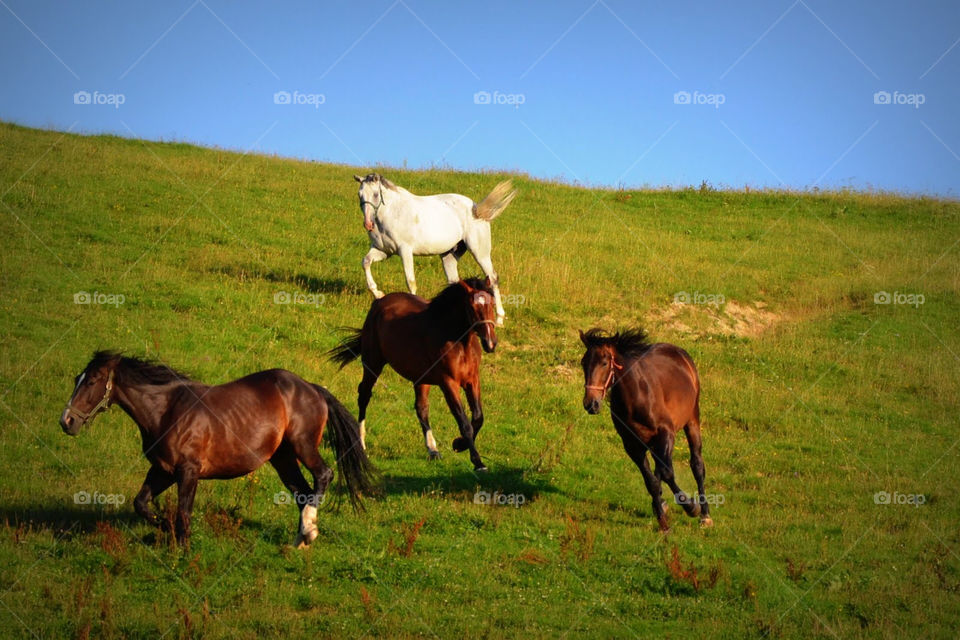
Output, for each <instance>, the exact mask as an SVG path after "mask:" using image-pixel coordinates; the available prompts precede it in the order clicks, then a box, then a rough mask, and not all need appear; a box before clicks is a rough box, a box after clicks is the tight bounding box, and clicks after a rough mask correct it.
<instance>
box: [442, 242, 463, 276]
mask: <svg viewBox="0 0 960 640" xmlns="http://www.w3.org/2000/svg"><path fill="white" fill-rule="evenodd" d="M466 251H467V245H466V243H465V242H464V241H463V240H461V241H460V242H458V243H457V246H455V247H454V248H453V249H450V251H447V252H446V253H444V254H443V255H442V256H440V261H441V262H443V272H444V273H445V274H446V275H447V284H453V283H454V282H459V281H460V272H459V271H458V270H457V263H458V262H459V261H460V258H462V257H463V254H464V253H466Z"/></svg>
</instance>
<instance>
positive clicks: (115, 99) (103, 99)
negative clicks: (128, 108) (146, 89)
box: [73, 91, 127, 109]
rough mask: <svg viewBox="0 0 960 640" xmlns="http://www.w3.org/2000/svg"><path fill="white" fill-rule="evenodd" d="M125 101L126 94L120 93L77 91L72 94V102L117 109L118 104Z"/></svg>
mask: <svg viewBox="0 0 960 640" xmlns="http://www.w3.org/2000/svg"><path fill="white" fill-rule="evenodd" d="M126 101H127V96H125V95H124V94H122V93H101V92H99V91H94V92H92V93H91V92H90V91H77V92H76V93H74V94H73V104H80V105H97V106H101V105H104V106H111V107H113V108H114V109H119V108H120V105H122V104H123V103H125V102H126Z"/></svg>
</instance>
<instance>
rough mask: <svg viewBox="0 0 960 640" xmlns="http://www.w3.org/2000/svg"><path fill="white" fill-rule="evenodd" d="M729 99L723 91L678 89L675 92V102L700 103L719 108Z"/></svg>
mask: <svg viewBox="0 0 960 640" xmlns="http://www.w3.org/2000/svg"><path fill="white" fill-rule="evenodd" d="M726 101H727V96H725V95H724V94H722V93H701V92H700V91H694V92H693V93H690V92H689V91H677V92H676V93H675V94H673V104H698V105H707V106H711V107H713V108H714V109H719V108H720V105H722V104H723V103H725V102H726Z"/></svg>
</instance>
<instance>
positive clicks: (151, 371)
mask: <svg viewBox="0 0 960 640" xmlns="http://www.w3.org/2000/svg"><path fill="white" fill-rule="evenodd" d="M114 361H117V365H116V368H115V369H114V377H115V378H116V379H117V382H123V383H125V384H134V385H140V384H146V385H159V384H168V383H171V382H190V381H191V379H190V376H188V375H186V374H184V373H181V372H180V371H177V370H176V369H172V368H170V367H168V366H167V365H165V364H160V363H158V362H154V361H152V360H145V359H142V358H136V357H132V356H125V355H123V353H121V352H119V351H97V352H96V353H94V354H93V358H92V359H91V360H90V363H89V364H87V368H86V369H84V371H87V372H90V371H96V370H97V369H99V368H100V367H103V366H104V365H106V364H109V363H111V362H114Z"/></svg>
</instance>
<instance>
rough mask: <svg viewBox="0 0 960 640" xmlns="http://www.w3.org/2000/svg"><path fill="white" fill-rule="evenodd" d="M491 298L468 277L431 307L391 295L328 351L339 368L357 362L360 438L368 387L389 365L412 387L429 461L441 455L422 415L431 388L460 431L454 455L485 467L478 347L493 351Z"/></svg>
mask: <svg viewBox="0 0 960 640" xmlns="http://www.w3.org/2000/svg"><path fill="white" fill-rule="evenodd" d="M492 298H493V291H492V289H491V286H490V283H489V281H487V282H484V281H482V280H479V279H477V278H470V279H468V280H461V281H459V282H456V283H454V284H451V285H448V286H447V287H446V288H445V289H444V290H443V291H442V292H441V293H440V294H439V295H437V297H435V298H434V299H433V300H430V301H429V302H428V301H427V300H424V299H423V298H420V297H418V296H415V295H411V294H409V293H391V294H389V295H387V296H384V297H382V298H379V299H377V300H374V301H373V304H372V305H371V306H370V311H369V312H367V318H366V320H365V321H364V323H363V328H362V329H356V330H354V331H353V335H351V336H350V337H348V338H347V339H346V340H344V341H343V342H342V343H341V344H340V345H339V346H338V347H335V348H334V349H332V350H331V351H330V352H329V353H328V355H329V356H330V358H331V359H332V360H333V361H335V362H337V363H339V364H340V368H341V369H342V368H343V367H345V366H346V365H347V364H348V363H350V362H352V361H353V360H355V359H357V358H360V359H361V362H362V364H363V379H362V380H361V381H360V385H359V386H358V388H357V395H358V398H357V404H358V405H359V408H360V413H359V416H358V418H359V420H360V437H361V439H365V437H366V415H367V405H368V404H369V403H370V397H371V395H372V390H373V386H374V384H376V382H377V378H379V377H380V373H381V372H382V371H383V367H384V366H385V365H387V364H389V365H390V366H391V367H393V369H394V370H395V371H396V372H397V373H399V374H400V375H401V376H403V377H404V378H406V379H407V380H410V381H411V382H413V388H414V391H415V394H416V401H415V405H414V406H415V408H416V412H417V418H418V419H419V421H420V427H421V429H422V431H423V438H424V443H425V445H426V447H427V452H428V453H429V455H430V457H431V458H439V457H440V452H439V451H438V450H437V442H436V440H435V439H434V437H433V430H432V429H431V428H430V422H429V415H428V412H429V406H430V405H429V400H428V394H429V393H430V386H431V385H435V386H439V387H440V389H441V390H442V391H443V397H444V399H445V400H446V401H447V406H448V407H449V408H450V411H451V413H453V416H454V418H456V420H457V425H458V426H459V429H460V436H459V437H458V438H456V439H454V441H453V450H454V451H458V452H460V451H467V450H469V451H470V461H471V462H473V466H474V469H475V470H477V471H486V470H487V468H486V466H484V464H483V461H482V460H481V459H480V454H479V453H477V448H476V444H475V440H476V437H477V434H478V433H479V432H480V428H481V427H482V426H483V406H482V404H481V402H480V357H481V347H482V349H483V351H486V352H487V353H491V352H493V350H494V349H496V347H497V334H496V331H495V330H494V320H493V314H494V311H493V299H492ZM461 389H463V391H464V392H465V393H466V396H467V403H468V404H469V406H470V412H471V419H470V420H468V419H467V414H466V412H465V411H464V409H463V404H462V403H461V402H460V390H461Z"/></svg>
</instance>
